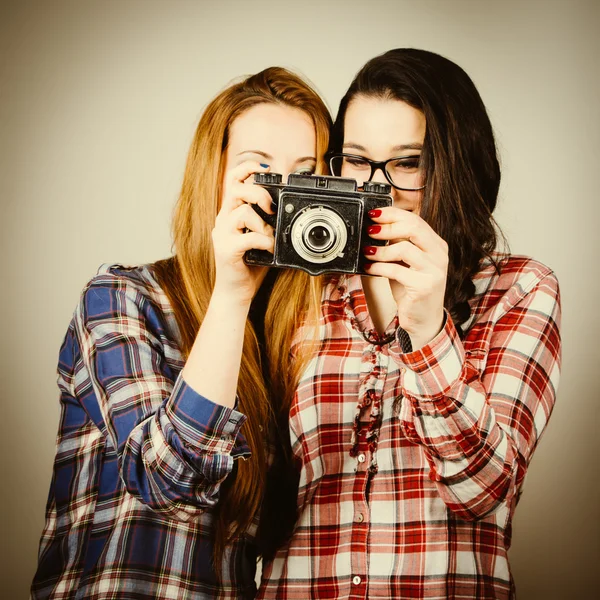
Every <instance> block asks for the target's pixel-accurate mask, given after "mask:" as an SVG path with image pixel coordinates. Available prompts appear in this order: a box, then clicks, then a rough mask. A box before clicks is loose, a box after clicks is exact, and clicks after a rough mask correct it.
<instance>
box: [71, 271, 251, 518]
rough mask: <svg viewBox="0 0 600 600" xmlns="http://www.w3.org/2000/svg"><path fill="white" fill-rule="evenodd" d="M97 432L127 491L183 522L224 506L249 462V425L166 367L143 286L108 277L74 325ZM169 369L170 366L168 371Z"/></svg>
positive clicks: (157, 321) (91, 291)
mask: <svg viewBox="0 0 600 600" xmlns="http://www.w3.org/2000/svg"><path fill="white" fill-rule="evenodd" d="M74 324H75V332H76V335H77V338H78V342H79V344H80V346H81V357H82V362H83V366H84V369H85V370H86V371H87V374H88V375H89V380H90V381H91V385H92V388H93V392H94V394H93V396H94V398H95V401H96V402H97V407H91V408H90V407H88V412H89V413H90V414H93V412H94V410H96V411H99V413H100V414H99V416H98V420H99V421H100V422H99V426H100V427H101V428H103V429H104V431H105V435H106V437H107V438H108V441H107V444H110V445H112V446H113V447H114V448H115V449H116V452H117V456H118V462H119V470H120V475H121V479H122V480H123V482H124V485H125V487H126V489H127V491H128V492H129V493H130V494H132V495H133V496H135V497H136V498H137V499H138V500H140V501H141V502H143V503H144V504H146V505H148V506H149V507H150V508H152V509H153V510H155V511H158V512H161V513H166V514H169V515H171V516H174V517H176V518H178V519H181V520H189V519H191V518H194V517H195V516H197V514H198V512H199V511H202V510H204V509H206V508H209V507H212V506H214V505H215V504H216V503H217V502H218V497H219V488H220V485H221V483H222V482H223V481H224V480H225V478H226V477H227V476H228V475H229V474H230V473H231V471H232V469H233V461H234V459H236V458H240V457H244V458H246V457H248V456H249V455H250V451H249V448H248V446H247V444H246V442H245V440H244V438H243V435H242V434H241V433H240V428H241V427H242V425H243V423H244V421H245V419H246V417H245V416H244V415H242V414H241V413H239V412H237V411H236V410H233V409H230V408H227V407H224V406H221V405H217V404H215V403H213V402H211V401H210V400H208V399H207V398H204V397H202V396H200V395H199V394H197V393H196V392H195V391H194V390H193V389H192V388H191V387H190V386H188V385H187V384H186V383H185V381H184V380H183V378H182V377H181V375H180V374H178V373H177V372H174V371H173V368H172V366H170V365H169V363H168V362H167V360H166V352H172V351H173V349H172V347H171V348H167V345H168V344H167V339H166V337H165V333H166V332H165V329H164V317H163V314H162V312H161V310H160V308H159V307H158V306H157V305H156V304H155V303H154V302H152V301H151V300H150V299H149V297H148V295H146V294H144V293H143V291H142V290H141V289H140V286H138V285H135V284H133V283H132V282H130V281H128V280H127V278H125V277H122V276H119V275H113V274H104V275H99V276H97V277H96V278H94V279H93V280H92V282H91V283H90V284H89V285H88V287H87V288H86V289H85V290H84V293H83V294H82V299H81V302H80V304H79V307H78V309H77V311H76V313H75V317H74ZM171 364H172V362H171Z"/></svg>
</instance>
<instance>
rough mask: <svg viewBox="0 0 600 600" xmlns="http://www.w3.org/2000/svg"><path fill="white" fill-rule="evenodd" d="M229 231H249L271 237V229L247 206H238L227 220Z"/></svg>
mask: <svg viewBox="0 0 600 600" xmlns="http://www.w3.org/2000/svg"><path fill="white" fill-rule="evenodd" d="M227 228H228V230H229V231H232V232H233V231H244V230H245V229H249V230H250V231H255V232H256V233H262V234H263V235H270V236H273V231H274V230H273V228H272V227H271V226H270V225H269V224H268V223H266V222H265V221H264V220H263V219H262V218H261V216H260V215H259V214H258V213H257V212H256V211H255V210H254V209H253V208H252V206H250V205H249V204H242V206H238V208H236V209H235V210H234V211H233V212H232V213H231V215H230V216H229V218H228V219H227Z"/></svg>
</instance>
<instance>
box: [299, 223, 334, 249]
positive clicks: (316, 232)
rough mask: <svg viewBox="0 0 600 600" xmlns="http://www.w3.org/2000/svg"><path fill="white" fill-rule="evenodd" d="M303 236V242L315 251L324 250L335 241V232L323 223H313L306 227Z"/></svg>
mask: <svg viewBox="0 0 600 600" xmlns="http://www.w3.org/2000/svg"><path fill="white" fill-rule="evenodd" d="M303 237H304V243H305V244H306V245H307V246H308V247H309V248H310V249H311V250H314V251H315V252H326V251H327V250H328V249H329V247H330V246H331V244H332V243H333V242H335V233H334V232H332V231H331V230H330V228H329V227H328V226H327V225H325V224H324V223H314V224H313V225H312V226H309V227H307V228H306V230H304V236H303ZM332 238H333V239H332Z"/></svg>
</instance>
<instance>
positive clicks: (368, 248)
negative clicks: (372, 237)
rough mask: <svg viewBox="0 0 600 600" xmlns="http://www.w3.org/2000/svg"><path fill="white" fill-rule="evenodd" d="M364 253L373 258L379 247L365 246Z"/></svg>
mask: <svg viewBox="0 0 600 600" xmlns="http://www.w3.org/2000/svg"><path fill="white" fill-rule="evenodd" d="M363 252H364V253H365V254H366V255H367V256H373V254H375V253H376V252H377V247H376V246H365V247H364V248H363Z"/></svg>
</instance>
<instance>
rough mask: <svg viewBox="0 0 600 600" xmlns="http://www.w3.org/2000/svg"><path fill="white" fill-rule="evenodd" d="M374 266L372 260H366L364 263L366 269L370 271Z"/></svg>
mask: <svg viewBox="0 0 600 600" xmlns="http://www.w3.org/2000/svg"><path fill="white" fill-rule="evenodd" d="M372 266H373V263H372V262H366V263H365V264H364V268H365V271H368V270H369V269H370V268H371V267H372Z"/></svg>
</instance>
